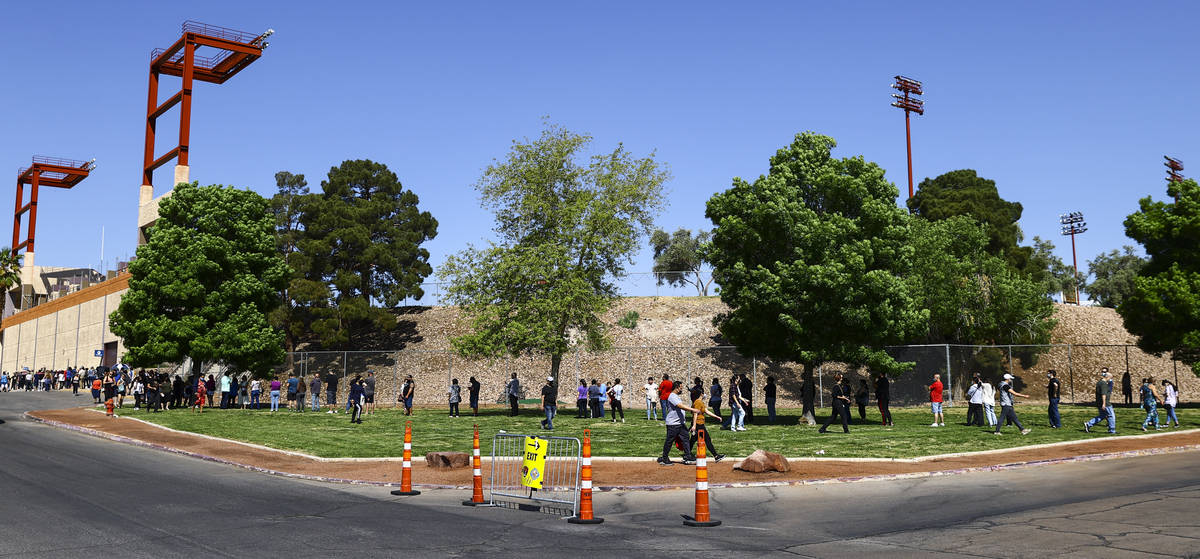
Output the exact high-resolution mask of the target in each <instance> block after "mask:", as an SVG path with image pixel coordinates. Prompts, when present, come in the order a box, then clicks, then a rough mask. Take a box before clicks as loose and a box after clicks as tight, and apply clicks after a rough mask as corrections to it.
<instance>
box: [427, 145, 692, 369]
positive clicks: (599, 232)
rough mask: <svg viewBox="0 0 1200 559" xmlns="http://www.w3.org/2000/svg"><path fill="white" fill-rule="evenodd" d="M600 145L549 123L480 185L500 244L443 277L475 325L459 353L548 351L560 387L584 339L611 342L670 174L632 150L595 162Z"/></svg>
mask: <svg viewBox="0 0 1200 559" xmlns="http://www.w3.org/2000/svg"><path fill="white" fill-rule="evenodd" d="M591 141H592V138H591V137H590V136H586V135H581V134H577V133H574V132H571V131H569V130H566V129H564V128H561V127H558V126H554V125H548V126H547V127H546V129H545V130H543V132H542V134H541V136H540V137H538V138H537V139H534V140H529V139H525V140H521V141H514V142H513V146H512V150H511V151H510V152H509V153H508V156H507V157H506V158H505V159H504V160H502V161H495V162H493V163H492V164H491V165H489V166H488V167H487V169H486V170H485V171H484V172H483V176H482V177H481V178H480V179H479V182H478V183H477V184H476V188H477V189H478V190H479V193H480V196H481V199H482V204H483V207H485V208H488V209H490V210H492V211H493V212H494V213H495V216H496V227H495V231H496V234H497V236H498V239H497V240H496V241H495V242H494V243H493V244H490V245H489V246H488V247H485V248H475V247H471V248H468V249H467V250H464V251H463V252H461V253H459V254H457V255H454V256H451V257H450V258H449V259H447V261H446V264H445V265H444V266H443V267H442V268H441V269H440V274H441V276H442V277H443V278H444V279H445V280H447V281H448V282H449V287H448V289H447V291H446V293H447V296H448V297H449V299H450V300H451V301H453V302H454V303H456V304H458V305H460V306H461V308H462V310H463V313H464V315H465V316H466V317H467V319H468V320H469V321H470V325H471V332H470V333H468V334H465V335H463V336H459V337H457V338H454V339H453V340H452V344H453V346H454V348H455V350H457V351H458V352H459V353H460V354H462V355H465V356H468V357H498V356H501V355H513V356H516V355H520V354H522V353H525V352H532V351H536V352H541V353H545V354H548V355H550V356H551V374H552V375H553V376H554V377H555V378H558V368H559V365H560V364H561V361H562V356H563V354H564V353H566V352H567V351H568V350H569V349H570V347H571V345H572V343H573V341H579V342H582V343H585V344H586V345H587V346H588V347H589V348H591V349H602V348H604V347H606V346H607V345H608V344H609V341H608V336H607V333H606V332H605V328H604V324H603V322H602V321H601V320H600V315H601V314H603V313H604V312H605V311H606V310H608V308H609V307H610V306H611V304H612V301H613V300H614V299H615V298H616V296H617V291H616V287H615V285H614V281H615V280H616V279H618V278H620V277H622V276H624V275H625V273H626V266H627V265H629V264H631V263H632V257H633V255H634V253H635V251H636V250H637V248H638V246H639V245H640V244H641V239H642V238H643V236H644V235H647V234H649V233H650V229H651V227H652V225H653V220H654V217H655V215H656V214H657V212H658V211H659V209H660V208H661V207H662V204H663V183H664V182H665V181H666V180H667V178H668V173H667V171H666V170H665V168H664V167H663V165H662V164H660V163H658V162H657V161H655V160H654V156H653V154H651V155H649V156H647V157H635V156H633V155H632V154H630V153H629V152H628V151H627V150H626V149H625V148H624V146H622V145H618V146H617V147H616V148H615V149H614V150H612V151H611V152H608V153H600V154H597V155H593V156H591V157H590V158H589V157H586V154H585V150H586V149H587V148H588V147H589V145H590V144H591Z"/></svg>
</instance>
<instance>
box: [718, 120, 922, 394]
mask: <svg viewBox="0 0 1200 559" xmlns="http://www.w3.org/2000/svg"><path fill="white" fill-rule="evenodd" d="M835 146H836V142H834V140H833V138H830V137H827V136H821V135H818V134H815V133H812V132H806V133H803V134H798V135H797V136H796V138H795V140H794V141H793V142H792V143H791V144H790V145H788V146H786V147H784V148H782V149H780V150H779V151H778V152H776V154H775V156H774V157H772V158H771V160H770V170H769V172H768V174H767V175H765V176H760V177H759V178H758V179H756V180H755V181H754V182H747V181H745V180H742V179H740V178H735V179H734V180H733V186H732V187H731V188H730V189H728V190H726V191H724V192H720V193H717V194H716V195H714V196H713V197H712V198H711V199H709V201H708V205H707V211H706V215H707V217H708V218H709V219H710V220H712V223H713V225H714V229H713V234H712V235H713V236H712V245H711V249H710V251H709V257H710V259H711V261H712V264H713V273H714V276H715V278H716V282H717V283H718V284H719V285H720V286H721V300H722V301H724V302H725V304H727V305H728V306H729V308H730V310H729V312H727V313H724V314H721V315H719V316H718V317H716V318H715V319H714V323H715V325H716V326H717V327H718V328H719V329H720V331H721V334H722V335H723V336H724V337H725V338H726V339H727V340H729V341H730V342H731V343H733V344H734V345H736V346H738V348H739V351H741V352H742V353H743V354H748V355H755V356H767V357H771V358H775V359H780V360H790V361H795V362H798V363H800V364H802V365H803V366H804V367H805V368H806V369H809V370H811V368H812V367H815V366H817V365H819V364H821V363H824V362H827V361H841V362H845V363H849V364H853V365H867V366H869V367H871V368H872V369H873V370H877V371H883V372H889V373H896V372H899V371H900V370H903V369H904V368H905V366H906V364H902V363H898V362H896V361H895V360H894V359H893V358H892V357H890V356H889V355H888V354H887V353H886V352H885V351H884V349H883V346H885V345H888V344H895V343H900V342H903V341H905V340H909V339H912V338H913V337H916V336H918V335H920V334H921V333H922V332H923V331H925V322H926V321H927V320H928V317H929V311H927V310H923V309H920V308H919V306H918V304H917V301H916V298H915V297H914V296H913V294H912V293H911V291H910V288H909V286H908V285H907V283H906V281H905V277H906V276H907V275H908V273H909V270H910V266H911V262H912V256H913V255H912V246H911V245H910V244H909V243H908V241H907V237H908V235H909V233H910V230H909V226H908V224H909V221H908V216H907V212H905V211H904V210H903V209H901V208H898V207H896V204H895V199H896V197H897V196H898V194H899V192H898V191H897V190H896V186H895V185H893V184H892V183H890V182H888V181H887V180H886V179H884V171H883V169H882V168H880V167H879V166H878V165H876V164H875V163H871V162H868V161H866V160H865V159H864V158H863V157H861V156H856V157H849V158H843V159H837V158H835V157H833V156H832V150H833V148H834V147H835Z"/></svg>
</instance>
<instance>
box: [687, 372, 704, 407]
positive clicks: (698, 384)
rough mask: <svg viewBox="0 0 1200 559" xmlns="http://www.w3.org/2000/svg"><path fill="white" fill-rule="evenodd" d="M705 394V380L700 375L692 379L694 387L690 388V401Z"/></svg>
mask: <svg viewBox="0 0 1200 559" xmlns="http://www.w3.org/2000/svg"><path fill="white" fill-rule="evenodd" d="M703 394H704V381H703V380H700V377H696V378H693V379H692V387H691V388H689V389H688V401H689V402H691V401H693V400H695V399H696V398H699V397H700V396H701V395H703Z"/></svg>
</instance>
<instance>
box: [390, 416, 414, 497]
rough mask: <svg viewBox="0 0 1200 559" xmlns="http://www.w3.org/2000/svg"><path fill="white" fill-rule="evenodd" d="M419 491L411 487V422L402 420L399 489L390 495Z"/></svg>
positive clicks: (409, 493)
mask: <svg viewBox="0 0 1200 559" xmlns="http://www.w3.org/2000/svg"><path fill="white" fill-rule="evenodd" d="M420 494H421V492H420V491H413V488H412V422H411V421H405V422H404V462H403V463H402V464H401V470H400V489H396V490H394V491H392V495H420Z"/></svg>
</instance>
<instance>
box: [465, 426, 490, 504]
mask: <svg viewBox="0 0 1200 559" xmlns="http://www.w3.org/2000/svg"><path fill="white" fill-rule="evenodd" d="M471 478H472V485H473V486H474V487H473V490H472V492H471V500H470V501H463V504H464V505H466V506H468V507H474V506H479V505H483V504H486V503H485V502H484V500H483V470H482V466H481V464H480V460H479V426H478V425H476V426H475V441H474V442H473V443H471Z"/></svg>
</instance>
